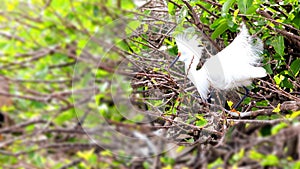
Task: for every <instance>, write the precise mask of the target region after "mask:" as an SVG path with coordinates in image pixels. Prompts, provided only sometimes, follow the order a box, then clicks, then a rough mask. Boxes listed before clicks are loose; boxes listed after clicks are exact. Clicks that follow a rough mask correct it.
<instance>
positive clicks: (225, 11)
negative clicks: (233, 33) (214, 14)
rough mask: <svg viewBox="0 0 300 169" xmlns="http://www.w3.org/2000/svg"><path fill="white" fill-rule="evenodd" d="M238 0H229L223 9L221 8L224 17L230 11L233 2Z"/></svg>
mask: <svg viewBox="0 0 300 169" xmlns="http://www.w3.org/2000/svg"><path fill="white" fill-rule="evenodd" d="M235 1H236V0H227V1H226V2H225V3H224V5H223V6H222V10H221V15H222V17H225V16H226V15H227V14H228V11H229V9H230V7H231V6H232V4H233V3H234V2H235Z"/></svg>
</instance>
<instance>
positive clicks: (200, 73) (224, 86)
mask: <svg viewBox="0 0 300 169" xmlns="http://www.w3.org/2000/svg"><path fill="white" fill-rule="evenodd" d="M175 41H176V44H177V46H178V55H177V57H176V59H175V60H174V61H173V62H172V63H171V65H170V67H172V66H173V65H174V64H175V62H176V61H177V60H179V61H182V62H184V63H185V72H186V74H187V77H188V78H189V79H190V80H191V81H192V83H193V84H194V85H195V86H196V88H197V90H198V93H199V94H200V97H201V98H202V100H203V101H206V100H207V98H208V93H209V89H210V87H213V88H215V89H219V90H228V89H233V88H237V87H244V88H245V89H246V94H245V96H244V97H243V98H242V100H240V102H239V103H237V104H236V106H235V107H234V108H236V107H238V105H239V104H240V103H241V102H242V101H243V99H244V98H245V97H246V95H247V93H248V90H247V88H246V87H245V86H248V85H250V84H251V82H252V80H253V79H254V78H261V77H265V76H266V75H267V74H266V71H265V69H264V68H263V67H259V63H260V60H261V57H260V56H261V54H262V52H263V43H262V41H261V40H260V39H259V38H253V37H252V36H250V35H249V33H248V29H247V27H246V26H245V24H242V25H241V31H240V33H239V34H238V36H237V37H236V38H235V39H234V40H233V41H232V43H231V44H230V45H228V46H227V47H226V48H225V49H223V50H222V51H221V52H219V53H217V54H216V55H215V56H212V57H210V58H209V59H207V60H206V62H205V63H204V65H203V66H202V67H201V69H200V70H196V67H197V65H198V63H199V59H200V58H201V55H202V50H203V47H198V46H199V45H198V42H197V41H196V39H195V36H194V37H193V38H191V39H188V38H187V37H186V36H185V35H184V34H180V35H178V36H176V38H175Z"/></svg>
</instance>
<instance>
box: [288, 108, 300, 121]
mask: <svg viewBox="0 0 300 169" xmlns="http://www.w3.org/2000/svg"><path fill="white" fill-rule="evenodd" d="M299 115H300V110H299V111H295V112H293V113H292V114H291V116H290V118H292V119H294V118H296V117H298V116H299Z"/></svg>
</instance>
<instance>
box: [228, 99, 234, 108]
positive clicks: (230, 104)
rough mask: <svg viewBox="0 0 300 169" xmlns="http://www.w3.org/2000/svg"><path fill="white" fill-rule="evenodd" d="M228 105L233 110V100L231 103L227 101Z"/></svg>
mask: <svg viewBox="0 0 300 169" xmlns="http://www.w3.org/2000/svg"><path fill="white" fill-rule="evenodd" d="M227 104H228V106H229V108H230V109H232V106H233V102H232V101H231V100H229V101H227Z"/></svg>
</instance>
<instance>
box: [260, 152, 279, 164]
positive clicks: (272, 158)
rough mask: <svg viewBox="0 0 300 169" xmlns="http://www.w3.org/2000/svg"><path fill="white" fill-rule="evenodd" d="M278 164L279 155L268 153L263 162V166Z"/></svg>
mask: <svg viewBox="0 0 300 169" xmlns="http://www.w3.org/2000/svg"><path fill="white" fill-rule="evenodd" d="M278 164H279V160H278V157H277V156H275V155H273V154H270V155H267V156H266V157H265V158H264V159H263V160H262V162H261V165H262V166H277V165H278Z"/></svg>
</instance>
